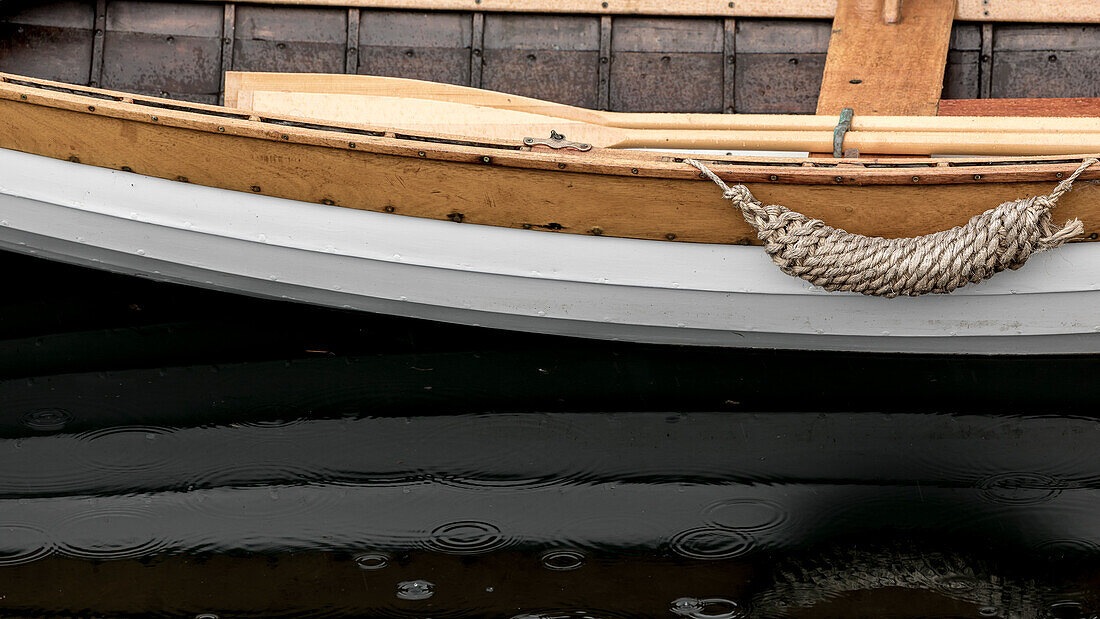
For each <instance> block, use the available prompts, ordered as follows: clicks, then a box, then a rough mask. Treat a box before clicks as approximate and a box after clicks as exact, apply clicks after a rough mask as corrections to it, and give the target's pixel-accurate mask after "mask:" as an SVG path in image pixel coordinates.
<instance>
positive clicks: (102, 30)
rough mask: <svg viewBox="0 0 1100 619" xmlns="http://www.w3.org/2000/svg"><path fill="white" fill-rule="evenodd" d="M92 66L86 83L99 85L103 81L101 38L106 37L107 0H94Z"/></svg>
mask: <svg viewBox="0 0 1100 619" xmlns="http://www.w3.org/2000/svg"><path fill="white" fill-rule="evenodd" d="M92 36H93V37H94V38H93V40H92V67H91V71H90V72H89V74H88V75H89V79H88V84H89V85H91V86H99V85H100V84H101V83H102V82H103V40H104V39H105V38H107V0H96V3H95V32H94V33H93V35H92Z"/></svg>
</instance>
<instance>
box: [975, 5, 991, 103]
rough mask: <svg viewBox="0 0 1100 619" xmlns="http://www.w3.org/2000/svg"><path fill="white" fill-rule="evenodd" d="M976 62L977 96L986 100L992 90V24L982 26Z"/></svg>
mask: <svg viewBox="0 0 1100 619" xmlns="http://www.w3.org/2000/svg"><path fill="white" fill-rule="evenodd" d="M978 62H979V64H978V96H979V97H981V98H982V99H988V98H989V97H991V96H992V95H991V94H990V93H991V92H992V88H993V24H989V23H986V24H982V55H981V56H980V57H979V58H978Z"/></svg>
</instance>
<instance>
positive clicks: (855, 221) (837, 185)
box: [0, 83, 1100, 244]
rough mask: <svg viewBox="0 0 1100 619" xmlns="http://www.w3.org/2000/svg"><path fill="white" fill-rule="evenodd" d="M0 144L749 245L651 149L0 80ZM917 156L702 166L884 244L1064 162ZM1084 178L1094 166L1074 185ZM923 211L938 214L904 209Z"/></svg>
mask: <svg viewBox="0 0 1100 619" xmlns="http://www.w3.org/2000/svg"><path fill="white" fill-rule="evenodd" d="M22 96H27V97H28V98H27V99H26V100H23V99H22V98H21V97H22ZM89 101H91V102H94V104H95V105H91V106H89ZM89 107H91V108H92V109H89ZM150 109H154V110H155V112H156V114H155V115H153V116H151V115H150V114H149V111H150ZM210 109H216V108H210ZM0 148H9V149H13V150H19V151H22V152H30V153H36V154H40V155H43V156H48V157H54V158H59V159H70V160H79V161H80V162H82V163H85V164H89V165H96V166H100V167H107V168H113V169H125V170H127V171H133V172H136V173H139V174H144V175H148V176H155V177H159V178H167V179H173V180H177V179H181V178H185V179H186V180H187V181H189V182H192V183H196V184H201V185H206V186H212V187H220V188H224V189H229V190H235V191H243V192H252V193H260V194H264V195H272V196H277V197H283V198H290V199H296V200H301V201H306V202H314V203H325V204H332V205H337V206H341V207H346V208H357V209H365V210H373V211H378V212H388V213H398V214H402V215H410V216H416V217H426V218H432V219H440V220H450V221H456V218H457V220H461V221H463V222H466V223H476V224H485V225H497V226H505V227H514V228H528V229H543V230H545V229H554V230H558V231H561V232H566V233H575V234H602V235H607V236H621V237H630V238H645V239H654V240H671V239H675V240H677V241H696V242H717V243H745V244H747V243H751V242H753V239H754V238H755V235H754V234H753V232H752V230H751V229H750V228H749V227H748V225H747V224H746V223H745V222H744V221H743V220H742V218H741V217H740V216H735V214H734V213H733V212H731V211H730V207H729V203H728V202H727V201H726V200H723V199H722V197H721V195H720V194H719V193H718V192H716V191H715V188H714V186H713V185H712V184H711V183H709V182H707V181H705V180H701V179H699V177H698V174H697V173H696V171H695V170H694V169H693V168H690V167H689V166H686V165H685V164H683V163H682V162H677V161H675V160H674V159H672V158H670V157H663V156H660V155H658V154H654V153H614V152H610V153H609V152H603V151H601V152H592V153H580V154H578V153H561V152H534V151H531V152H524V151H515V150H508V149H499V148H492V147H491V146H484V145H480V146H479V145H454V144H446V143H441V142H436V143H433V142H431V141H411V140H401V139H393V138H385V137H371V136H364V135H362V134H360V135H356V134H352V133H341V132H339V131H322V130H317V129H310V128H295V127H288V126H285V125H271V124H267V123H262V122H259V121H252V120H247V119H232V118H225V117H223V116H211V117H205V116H204V115H203V114H199V113H191V112H182V111H178V110H172V109H164V108H160V109H155V108H149V107H145V106H142V105H138V104H134V103H126V102H116V101H107V100H103V99H90V98H87V97H80V96H78V95H70V94H68V93H53V92H43V91H36V90H34V89H29V88H27V87H25V86H20V85H17V84H11V83H4V84H0ZM928 163H929V166H930V167H923V168H915V167H913V165H914V164H913V163H912V162H909V163H906V164H905V166H906V167H903V168H899V169H886V168H866V169H864V168H862V167H860V166H855V167H853V168H851V169H849V168H845V169H843V171H838V169H837V168H835V167H829V168H818V167H805V166H804V165H802V161H801V160H797V159H792V160H787V162H786V163H781V165H779V166H776V165H775V162H772V165H756V166H753V165H751V164H750V165H745V164H735V165H722V164H714V167H715V169H716V170H718V171H719V172H720V173H721V174H722V175H723V177H725V178H726V179H727V180H730V181H731V182H733V181H735V180H736V181H738V182H745V183H747V185H748V187H749V189H750V190H751V191H753V192H754V194H755V195H756V196H757V197H758V198H759V199H761V200H763V201H765V202H766V203H769V204H771V203H775V204H785V205H789V206H791V207H792V208H795V209H797V210H799V211H801V212H804V213H805V214H807V215H809V216H811V217H818V218H821V219H823V220H824V221H827V222H829V223H830V224H832V225H835V226H839V227H843V228H844V229H847V230H849V231H852V232H855V233H859V234H874V235H881V236H887V237H892V236H912V235H916V234H926V233H930V232H934V231H937V230H941V229H944V228H947V227H951V226H954V225H959V224H962V223H964V222H965V221H966V220H967V219H969V218H970V217H971V216H973V215H975V214H977V213H980V212H982V211H984V210H986V209H988V208H990V207H991V206H993V205H996V204H999V203H1000V202H1003V201H1005V200H1010V199H1015V198H1019V197H1022V196H1026V195H1036V194H1044V193H1047V192H1049V191H1050V190H1051V188H1052V187H1053V185H1054V182H1055V181H1056V179H1057V178H1059V177H1058V176H1056V175H1063V176H1064V175H1066V174H1068V173H1070V172H1071V171H1072V170H1073V169H1074V168H1076V165H1077V164H1076V163H1072V162H1070V163H1049V164H1048V163H1033V164H1021V165H982V164H980V163H979V162H974V161H973V160H970V161H966V160H964V161H962V162H959V165H960V166H961V168H960V167H955V166H952V165H951V162H944V163H947V164H948V165H946V166H940V165H937V163H936V162H928ZM1098 176H1100V170H1098V171H1096V172H1090V173H1087V175H1086V177H1085V178H1096V177H1098ZM857 178H859V179H860V180H859V181H857ZM947 179H954V183H952V184H945V183H944V182H943V181H945V180H947ZM880 183H885V184H880ZM930 203H932V204H936V205H937V208H935V209H928V208H914V207H913V205H914V204H918V205H919V204H930ZM640 206H644V208H639V207H640ZM456 209H458V210H456ZM1058 215H1059V217H1066V218H1072V217H1080V218H1081V219H1082V220H1084V221H1085V222H1086V226H1087V228H1086V232H1087V233H1088V234H1092V233H1093V232H1094V231H1095V230H1098V229H1100V228H1098V224H1100V185H1098V184H1096V183H1081V184H1080V185H1079V187H1078V188H1077V190H1075V191H1074V192H1072V193H1071V194H1068V195H1067V196H1065V198H1064V199H1063V201H1062V202H1061V204H1060V205H1059V211H1058Z"/></svg>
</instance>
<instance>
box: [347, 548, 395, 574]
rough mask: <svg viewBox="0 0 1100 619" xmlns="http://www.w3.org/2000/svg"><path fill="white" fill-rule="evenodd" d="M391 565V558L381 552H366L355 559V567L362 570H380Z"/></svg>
mask: <svg viewBox="0 0 1100 619" xmlns="http://www.w3.org/2000/svg"><path fill="white" fill-rule="evenodd" d="M389 564H390V558H389V556H388V555H385V554H382V553H380V552H366V553H363V554H361V555H358V556H356V557H355V565H356V566H358V567H359V569H361V570H380V569H382V568H384V567H386V566H387V565H389Z"/></svg>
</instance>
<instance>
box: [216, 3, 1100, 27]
mask: <svg viewBox="0 0 1100 619" xmlns="http://www.w3.org/2000/svg"><path fill="white" fill-rule="evenodd" d="M204 1H206V2H216V1H218V0H204ZM264 2H265V3H266V4H293V5H303V6H341V7H361V8H380V9H413V10H421V11H425V10H442V11H472V10H478V11H489V12H521V13H595V14H603V15H669V16H694V17H774V18H802V19H807V18H809V19H814V18H816V19H831V18H832V17H833V16H834V15H835V14H836V7H837V0H737V2H733V3H731V2H728V1H727V0H677V1H676V2H669V1H668V0H264ZM902 4H903V6H904V2H903V3H902ZM955 19H957V20H960V21H993V22H1043V23H1067V24H1096V23H1100V0H1074V1H1073V2H1067V1H1066V0H959V2H958V8H957V9H956V11H955Z"/></svg>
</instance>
